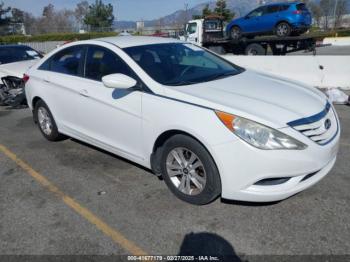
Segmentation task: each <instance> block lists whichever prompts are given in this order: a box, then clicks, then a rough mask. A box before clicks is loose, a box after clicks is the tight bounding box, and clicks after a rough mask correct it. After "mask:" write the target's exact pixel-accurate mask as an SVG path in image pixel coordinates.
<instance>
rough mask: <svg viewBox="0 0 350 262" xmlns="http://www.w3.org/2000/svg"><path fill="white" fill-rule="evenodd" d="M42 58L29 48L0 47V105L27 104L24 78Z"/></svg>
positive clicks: (22, 46)
mask: <svg viewBox="0 0 350 262" xmlns="http://www.w3.org/2000/svg"><path fill="white" fill-rule="evenodd" d="M40 58H42V55H41V54H40V53H39V52H37V51H35V50H34V49H32V48H30V47H28V46H24V45H6V46H1V47H0V78H1V82H0V105H6V106H12V107H17V106H21V105H25V104H26V98H25V94H24V89H23V87H24V81H23V76H24V73H25V72H26V71H28V69H29V68H30V67H32V66H33V65H34V64H35V63H36V62H37V61H38V60H39V59H40Z"/></svg>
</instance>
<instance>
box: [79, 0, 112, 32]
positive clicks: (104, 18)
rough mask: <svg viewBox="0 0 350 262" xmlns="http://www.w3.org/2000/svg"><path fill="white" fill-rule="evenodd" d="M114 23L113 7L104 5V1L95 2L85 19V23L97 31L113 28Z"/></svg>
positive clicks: (96, 0) (97, 0)
mask: <svg viewBox="0 0 350 262" xmlns="http://www.w3.org/2000/svg"><path fill="white" fill-rule="evenodd" d="M113 21H114V15H113V6H112V5H111V4H104V3H103V2H102V0H95V3H94V4H92V5H90V6H89V11H88V13H87V14H86V16H85V18H84V23H85V24H86V25H88V26H90V28H91V29H92V30H97V31H101V30H103V29H104V28H111V27H112V24H113Z"/></svg>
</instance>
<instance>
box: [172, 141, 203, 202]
mask: <svg viewBox="0 0 350 262" xmlns="http://www.w3.org/2000/svg"><path fill="white" fill-rule="evenodd" d="M166 169H167V173H168V175H169V178H170V180H171V182H172V183H173V184H174V186H175V187H176V188H177V189H178V190H179V191H180V192H182V193H183V194H185V195H189V196H195V195H198V194H200V193H201V192H202V191H203V190H204V188H205V185H206V182H207V175H206V171H205V168H204V165H203V163H202V161H201V160H200V159H199V157H198V156H197V155H196V154H195V153H193V152H192V151H191V150H189V149H186V148H183V147H179V148H175V149H173V150H171V151H170V152H169V154H168V156H167V160H166Z"/></svg>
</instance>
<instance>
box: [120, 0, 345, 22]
mask: <svg viewBox="0 0 350 262" xmlns="http://www.w3.org/2000/svg"><path fill="white" fill-rule="evenodd" d="M312 1H314V2H319V1H320V0H312ZM226 2H227V7H228V8H229V9H230V10H231V11H233V12H234V13H235V17H236V18H237V17H240V16H243V15H246V14H247V13H248V12H249V11H251V10H253V9H254V8H256V7H258V6H259V5H260V4H261V2H265V3H271V2H283V0H265V1H262V0H227V1H226ZM284 2H288V0H284ZM347 2H348V11H350V0H347ZM207 4H209V7H210V8H211V9H212V10H213V9H214V8H215V1H210V2H207V3H203V4H198V5H196V6H194V7H192V8H190V9H188V10H187V12H186V11H185V10H177V11H176V12H174V13H172V14H169V15H167V16H163V17H160V18H159V19H154V20H148V21H144V23H145V26H146V27H154V26H157V25H159V24H161V25H162V26H173V25H175V24H176V23H179V22H181V21H184V20H185V19H186V16H188V18H192V17H193V16H194V15H200V14H202V10H203V8H204V7H205V6H206V5H207ZM114 26H115V28H117V29H129V28H136V21H116V22H115V23H114Z"/></svg>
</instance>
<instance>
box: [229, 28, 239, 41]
mask: <svg viewBox="0 0 350 262" xmlns="http://www.w3.org/2000/svg"><path fill="white" fill-rule="evenodd" d="M230 37H231V39H233V40H239V39H241V38H242V30H241V28H239V27H238V26H236V25H235V26H232V28H231V30H230Z"/></svg>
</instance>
